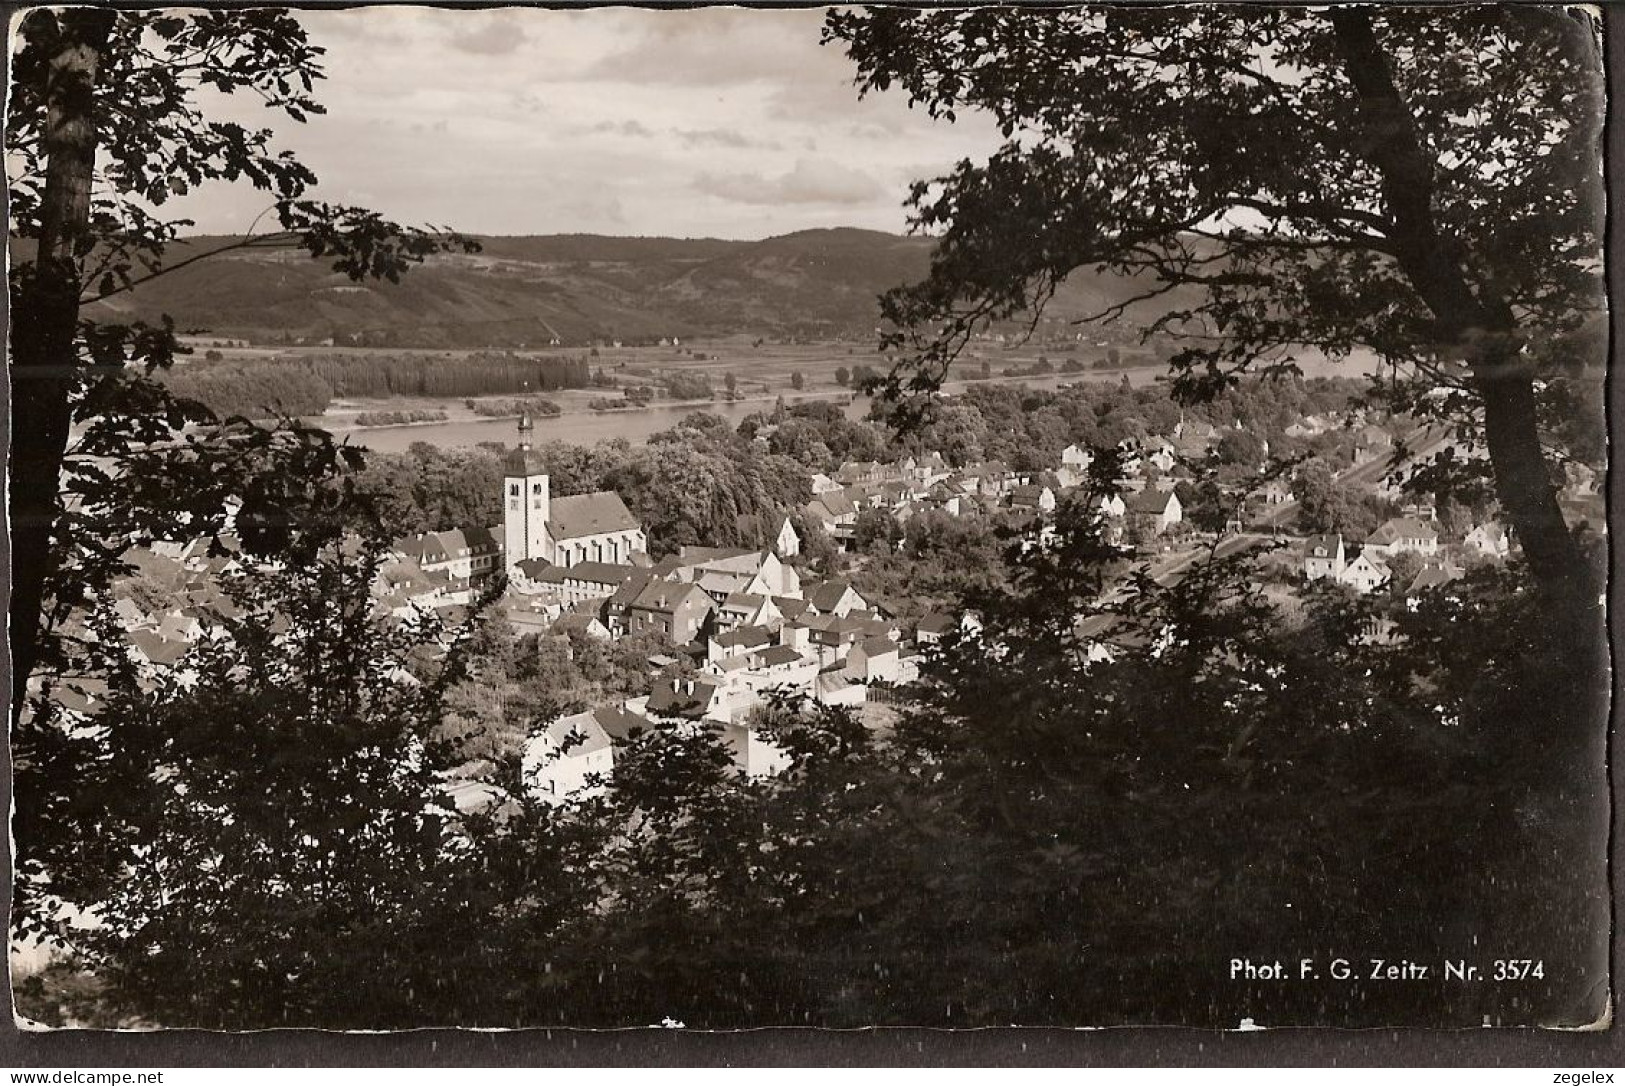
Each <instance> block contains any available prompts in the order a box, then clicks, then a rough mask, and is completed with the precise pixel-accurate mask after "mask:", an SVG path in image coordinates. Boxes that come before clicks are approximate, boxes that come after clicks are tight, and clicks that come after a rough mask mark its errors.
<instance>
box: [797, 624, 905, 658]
mask: <svg viewBox="0 0 1625 1086" xmlns="http://www.w3.org/2000/svg"><path fill="white" fill-rule="evenodd" d="M796 625H797V626H798V627H802V628H804V629H805V630H806V638H807V649H808V651H810V652H812V653H814V654H815V655H816V656H817V657H818V663H819V666H820V667H825V668H827V667H830V666H833V665H834V664H836V663H839V662H840V661H842V660H845V659H846V656H847V653H848V652H850V651H851V649H852V646H853V645H856V644H857V643H858V642H859V641H862V640H865V639H866V638H870V637H876V636H881V637H887V638H890V639H892V640H896V639H897V636H898V634H897V630H896V629H895V628H894V627H892V626H891V625H889V624H887V623H885V622H882V621H881V620H879V619H874V618H861V617H859V616H857V615H847V616H844V617H843V616H841V615H810V616H808V617H806V618H803V619H802V620H801V621H800V622H799V623H797V624H796ZM796 636H798V635H796Z"/></svg>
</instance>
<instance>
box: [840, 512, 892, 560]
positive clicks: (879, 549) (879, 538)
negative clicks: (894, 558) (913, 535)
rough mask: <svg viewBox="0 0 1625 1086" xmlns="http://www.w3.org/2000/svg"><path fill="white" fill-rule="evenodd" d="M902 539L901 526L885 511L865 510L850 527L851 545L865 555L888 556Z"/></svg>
mask: <svg viewBox="0 0 1625 1086" xmlns="http://www.w3.org/2000/svg"><path fill="white" fill-rule="evenodd" d="M902 538H903V526H902V525H900V524H898V523H897V518H896V517H894V516H892V515H891V511H890V510H887V509H865V510H864V511H863V512H861V513H859V514H858V519H857V520H856V521H855V522H854V523H853V525H852V545H853V546H854V547H856V548H857V549H858V550H860V551H863V552H864V553H865V554H890V553H891V552H892V551H894V550H896V549H897V544H898V543H899V542H901V541H902Z"/></svg>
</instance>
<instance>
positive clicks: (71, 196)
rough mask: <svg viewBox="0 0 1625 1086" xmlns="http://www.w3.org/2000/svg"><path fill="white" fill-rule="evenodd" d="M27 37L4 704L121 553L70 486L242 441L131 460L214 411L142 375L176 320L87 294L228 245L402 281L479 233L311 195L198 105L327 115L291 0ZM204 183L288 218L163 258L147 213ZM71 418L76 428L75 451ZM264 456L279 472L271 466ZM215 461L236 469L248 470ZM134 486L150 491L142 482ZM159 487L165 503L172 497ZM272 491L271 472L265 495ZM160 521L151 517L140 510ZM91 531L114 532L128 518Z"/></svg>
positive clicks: (16, 120)
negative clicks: (437, 229) (219, 101)
mask: <svg viewBox="0 0 1625 1086" xmlns="http://www.w3.org/2000/svg"><path fill="white" fill-rule="evenodd" d="M19 43H20V44H19V47H18V49H17V52H16V54H15V56H14V58H13V66H12V77H13V79H12V88H11V98H10V102H9V109H8V117H7V132H6V136H7V141H6V142H7V148H8V152H9V153H10V154H11V155H12V156H14V160H15V161H14V162H13V163H12V164H11V168H10V169H9V170H8V173H9V174H10V177H11V187H10V190H9V191H10V216H11V218H10V223H11V226H10V231H11V237H12V239H13V240H14V241H18V242H21V243H22V247H21V248H19V249H17V250H16V251H18V252H21V253H23V254H25V255H24V257H23V258H22V259H19V260H16V261H15V262H14V264H13V267H12V270H11V276H10V284H9V287H10V291H11V303H12V309H11V312H12V317H13V322H12V340H11V348H12V350H11V379H12V380H11V387H12V389H13V395H14V400H13V403H12V417H13V428H12V433H11V460H10V464H9V468H10V475H9V481H10V500H11V523H12V535H11V563H12V564H11V569H12V580H11V632H10V638H11V651H12V676H13V698H12V712H13V716H14V718H15V715H16V714H17V713H18V712H20V711H21V707H22V703H23V701H24V693H25V691H26V689H27V683H28V680H29V677H30V676H31V674H32V673H33V672H34V670H35V669H36V667H37V666H38V665H39V664H40V662H41V661H42V660H51V659H52V658H53V656H54V655H55V653H56V651H57V643H56V641H55V639H54V635H53V633H52V630H53V628H54V616H55V615H56V613H57V612H59V611H60V610H61V606H62V603H63V593H64V592H67V593H68V596H69V597H71V596H72V595H73V594H74V593H75V592H77V591H79V586H80V585H82V584H83V583H84V582H85V581H86V580H87V579H96V578H100V579H103V580H105V578H106V577H107V576H109V575H110V574H111V573H112V572H114V570H115V569H116V558H117V553H118V551H119V544H116V543H113V542H111V541H109V540H108V539H96V540H92V539H90V538H89V536H90V535H91V534H92V533H93V532H94V531H95V530H96V529H97V527H98V526H97V525H96V524H94V523H93V518H92V517H90V516H77V515H76V516H73V517H68V516H65V514H64V510H63V502H62V500H61V494H62V492H63V491H64V490H69V491H77V492H80V493H81V494H83V493H85V492H87V491H90V490H97V489H101V490H105V489H106V486H107V484H108V480H107V473H106V468H105V464H106V462H107V461H109V460H112V461H113V462H114V471H115V473H123V475H124V476H128V475H132V474H134V473H135V472H136V471H137V470H141V471H150V470H151V469H153V468H156V467H159V466H163V465H166V464H167V465H169V466H174V465H175V464H176V463H177V462H178V461H180V460H186V461H187V463H189V464H191V466H193V467H196V463H195V462H196V461H201V460H206V459H211V458H218V457H221V456H224V457H228V458H229V457H239V458H240V453H241V449H240V448H238V449H236V450H233V449H231V448H229V447H228V448H222V447H221V446H222V445H225V446H230V445H231V441H227V440H225V439H224V432H223V431H219V432H216V434H215V436H216V438H220V439H221V440H219V441H215V442H213V443H211V441H209V440H200V441H198V442H196V443H193V445H192V447H191V449H190V451H189V452H188V453H187V454H186V456H184V457H183V456H179V455H172V456H168V457H164V456H152V457H148V458H147V462H146V463H145V464H143V465H142V466H141V468H140V469H137V468H136V467H135V466H134V465H133V464H132V463H131V461H130V458H129V455H128V454H130V453H131V452H132V450H135V449H138V448H139V449H150V448H152V447H153V445H154V443H155V442H159V441H162V440H164V439H166V438H168V437H169V436H171V435H172V434H173V432H174V431H175V430H176V429H178V428H180V427H182V426H184V425H188V424H193V425H196V424H209V423H212V422H214V421H215V420H214V419H213V418H212V417H211V416H210V414H209V412H207V411H206V410H204V409H202V408H200V407H199V406H198V405H196V404H192V403H187V402H184V401H179V400H177V399H175V398H174V397H171V396H169V395H167V394H166V393H165V391H164V390H163V388H162V387H161V386H159V385H156V384H155V383H154V382H153V380H152V375H153V374H154V373H155V372H156V371H161V370H164V369H167V368H168V367H169V365H170V364H171V363H172V361H173V359H174V357H175V356H176V355H177V354H184V353H186V348H185V347H183V346H182V345H181V344H180V343H179V342H178V341H177V340H176V338H175V335H174V331H173V324H172V323H171V322H170V320H169V319H168V318H165V319H164V320H163V321H161V322H160V323H159V324H157V325H156V326H153V325H146V324H142V323H139V322H138V323H134V324H121V323H116V322H112V321H101V320H97V319H94V318H88V317H87V316H86V314H84V313H83V312H82V310H83V309H84V307H85V306H87V305H90V304H92V303H95V302H100V301H104V300H106V299H108V298H111V297H113V296H115V295H118V294H120V293H122V292H124V291H128V290H131V289H136V288H138V287H139V285H140V284H141V283H142V282H145V281H147V280H150V279H152V278H154V277H155V276H158V275H162V274H166V273H167V272H170V271H173V270H174V269H176V268H178V267H184V266H186V265H188V264H191V263H193V262H195V261H198V260H201V259H205V258H207V257H208V256H211V255H214V253H216V252H220V251H224V250H226V249H247V248H267V247H297V248H303V249H305V250H306V251H307V252H309V253H310V255H311V256H313V257H317V258H328V259H331V260H332V261H333V266H334V268H335V269H336V270H339V271H342V272H345V273H346V274H348V275H350V276H352V277H353V278H357V279H360V278H364V277H368V276H380V277H383V278H387V279H391V280H393V279H395V278H397V277H398V276H399V275H400V273H401V272H402V271H403V270H404V269H405V268H406V267H407V266H408V265H410V264H412V263H414V262H417V261H420V260H422V259H423V258H424V257H425V256H427V255H429V254H430V253H432V252H435V251H437V250H439V249H441V248H443V247H445V246H447V245H463V246H465V247H467V246H468V245H470V244H471V243H465V242H464V241H463V239H459V238H456V237H455V236H449V237H448V236H442V235H436V234H432V233H429V232H426V231H422V230H417V229H412V228H406V227H402V226H400V225H399V224H396V223H393V222H390V221H388V220H387V219H384V218H382V217H381V216H379V215H377V214H376V213H373V212H370V211H365V210H361V209H356V208H346V207H338V206H333V205H328V204H323V203H318V202H316V201H313V200H309V199H307V198H305V193H306V191H307V190H308V189H309V188H310V186H311V185H312V184H313V183H314V182H315V180H316V179H315V176H314V175H313V174H312V173H311V172H310V170H309V169H307V168H306V167H305V166H304V165H303V164H301V163H300V162H299V161H298V160H297V159H295V158H294V157H293V156H292V155H291V154H288V153H285V152H280V151H278V150H277V149H276V148H275V147H274V146H273V145H272V132H271V131H270V130H269V129H263V130H257V131H256V130H250V129H247V128H244V127H242V126H241V125H237V124H230V123H219V122H212V121H210V120H208V118H207V116H206V115H205V113H204V111H203V109H202V108H201V107H200V105H199V101H200V97H199V89H200V88H202V87H207V88H209V90H210V91H211V92H219V93H224V94H233V93H246V94H253V95H257V96H259V97H261V98H263V99H264V100H265V103H266V105H267V107H268V108H271V109H274V110H277V111H279V112H281V113H283V114H285V115H286V116H288V117H291V118H293V119H294V120H296V121H302V120H304V119H305V117H306V116H307V115H309V114H312V113H320V112H321V111H322V107H321V106H320V104H319V103H317V102H316V101H315V100H314V98H313V97H312V96H311V89H312V86H313V84H314V81H315V80H316V79H319V78H320V77H321V68H320V63H319V59H320V54H321V50H320V49H319V48H317V47H315V46H312V45H311V44H310V43H309V42H308V41H307V40H306V38H305V34H304V32H303V30H302V29H301V28H300V27H299V25H298V23H297V22H296V21H295V20H294V19H293V18H292V17H291V16H290V15H289V14H288V13H287V12H285V11H279V10H275V9H259V10H254V11H235V12H225V11H221V12H197V13H187V14H174V13H171V12H167V11H123V12H115V11H111V10H89V9H85V10H72V11H53V10H47V9H39V10H35V11H31V12H29V13H28V14H27V15H26V16H25V17H24V19H23V20H22V22H21V24H20V27H19ZM209 181H246V182H247V183H249V184H251V185H252V186H254V187H255V188H257V189H260V190H263V191H264V192H266V193H267V196H268V199H269V200H270V201H271V207H270V208H269V209H268V212H269V213H271V214H272V217H273V218H274V219H275V221H276V223H277V225H278V227H279V229H278V230H276V231H274V232H271V233H264V234H252V235H250V236H248V237H244V238H240V239H237V240H235V241H232V242H228V243H226V244H225V245H223V246H222V247H221V248H220V249H216V250H211V251H209V252H205V253H199V254H197V255H194V256H190V257H187V258H186V259H184V260H181V261H178V262H171V263H167V264H166V263H165V253H166V249H167V248H168V246H169V243H171V242H172V241H174V240H175V239H176V238H177V237H178V236H179V234H180V231H181V230H182V229H183V228H184V227H186V226H188V225H190V223H189V222H187V221H185V220H178V219H177V220H165V219H163V218H161V217H159V215H158V213H157V212H155V211H153V210H149V209H162V208H163V206H164V205H165V204H166V203H167V202H168V201H169V200H170V199H172V198H173V197H175V196H179V195H184V194H185V193H187V192H189V191H191V190H192V189H193V188H195V187H197V186H198V185H200V184H203V183H205V182H209ZM29 254H31V257H32V258H31V259H29V258H28V255H29ZM75 425H78V426H81V427H83V428H85V435H84V436H83V437H81V438H80V439H79V440H78V442H77V444H76V445H75V447H74V448H73V449H72V450H70V448H69V434H70V429H71V428H73V427H74V426H75ZM234 434H235V437H233V438H232V440H234V441H236V442H237V443H238V444H239V445H240V444H241V442H242V441H248V442H250V443H253V444H255V447H256V448H258V449H260V450H262V451H263V450H265V449H267V448H269V447H270V446H269V445H268V444H266V443H265V442H264V441H263V440H261V439H257V438H254V437H252V436H251V435H247V434H245V433H243V432H242V430H241V428H240V427H239V428H238V429H237V430H235V431H234ZM295 440H296V441H298V442H301V443H305V444H309V443H310V441H311V439H309V438H296V439H295ZM317 443H319V442H317ZM330 456H331V454H330ZM91 458H94V459H93V460H92V459H91ZM261 467H264V468H266V469H267V470H271V469H272V465H270V464H269V463H262V464H261ZM223 474H224V475H229V476H231V477H233V479H234V480H235V481H238V482H241V481H243V480H244V479H246V478H248V477H247V476H243V475H241V474H239V473H238V472H236V471H232V472H227V473H223ZM210 478H211V474H210V472H208V471H204V470H197V471H195V472H192V473H191V475H190V478H188V479H187V485H189V486H193V487H196V486H197V484H199V483H204V484H207V485H206V486H205V488H204V489H203V490H202V491H200V492H199V491H194V492H193V493H192V494H190V495H182V496H180V497H175V498H174V500H175V502H176V505H175V507H174V508H171V509H170V510H168V512H169V514H170V517H171V519H172V520H173V519H174V517H175V514H176V513H177V512H178V511H179V509H180V508H181V507H182V506H184V507H186V508H187V509H188V511H189V512H191V513H193V514H194V515H195V516H196V518H197V519H195V520H193V521H192V522H191V523H189V524H188V525H187V529H188V531H189V534H191V535H193V536H197V535H208V534H210V532H211V530H218V529H219V528H220V527H221V526H222V522H223V510H224V505H225V499H226V498H228V497H232V496H233V495H230V494H227V493H224V492H222V490H221V489H220V487H219V486H218V485H217V484H215V483H211V482H210ZM142 485H143V486H144V487H147V488H149V489H150V488H152V486H153V480H152V479H147V480H144V481H143V483H142ZM272 489H275V488H272ZM282 489H283V490H284V491H288V490H290V489H296V487H295V488H288V487H284V488H282ZM99 496H102V497H105V496H106V495H99ZM150 496H154V497H157V498H158V499H159V504H160V506H161V505H162V504H163V495H150ZM171 497H174V496H173V495H171ZM235 497H237V498H239V499H240V498H241V497H242V495H241V494H238V495H235ZM269 498H270V490H268V489H265V488H263V487H262V493H261V495H260V496H259V499H257V500H260V499H263V500H265V501H269ZM243 509H244V512H245V513H246V514H247V515H246V517H245V518H244V520H245V522H246V523H247V524H248V525H249V527H250V528H251V529H254V525H255V524H256V523H257V522H269V521H280V522H281V524H280V526H279V527H277V528H275V529H272V530H268V531H260V530H257V529H254V530H249V531H246V532H244V533H243V539H244V543H245V545H246V546H249V547H250V548H252V549H255V550H259V549H262V548H264V547H267V546H275V545H277V543H278V541H280V540H282V539H284V538H285V537H286V536H287V535H288V523H289V517H290V515H291V514H292V513H293V512H294V510H292V509H289V508H273V507H271V506H269V505H266V506H264V507H261V508H255V507H254V506H253V505H252V504H245V505H244V506H243ZM156 519H157V518H154V517H147V518H144V520H145V521H146V522H147V523H148V524H150V523H153V522H155V521H156ZM100 527H101V528H104V529H107V534H108V535H109V536H111V537H113V538H121V537H124V536H126V534H127V532H126V529H127V527H128V526H127V525H118V524H107V523H105V522H104V523H102V524H101V525H100ZM128 542H129V540H128V539H127V538H126V539H125V542H124V545H125V546H127V545H128ZM81 543H85V544H88V545H89V551H90V552H92V553H93V554H94V555H95V556H97V557H98V558H99V559H100V566H99V567H98V568H96V569H88V568H83V567H81V568H77V569H70V568H69V567H68V563H70V561H71V560H72V554H71V552H73V551H74V550H75V548H76V547H77V548H79V550H81V551H84V550H85V548H84V547H80V546H79V544H81ZM81 557H83V555H81Z"/></svg>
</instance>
